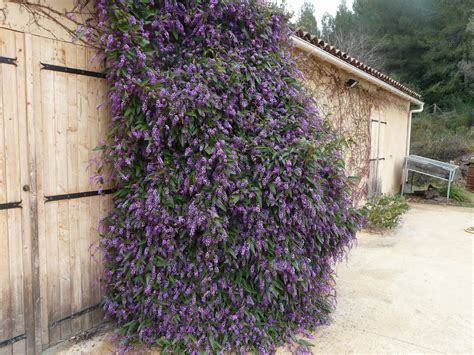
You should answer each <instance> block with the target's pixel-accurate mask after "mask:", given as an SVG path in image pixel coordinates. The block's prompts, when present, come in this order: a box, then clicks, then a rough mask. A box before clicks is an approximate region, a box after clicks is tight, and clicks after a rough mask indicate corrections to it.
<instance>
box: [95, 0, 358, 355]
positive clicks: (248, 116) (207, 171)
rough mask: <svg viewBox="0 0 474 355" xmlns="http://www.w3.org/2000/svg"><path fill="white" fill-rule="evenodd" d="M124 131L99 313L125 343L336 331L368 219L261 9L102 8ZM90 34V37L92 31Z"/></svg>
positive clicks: (213, 346)
mask: <svg viewBox="0 0 474 355" xmlns="http://www.w3.org/2000/svg"><path fill="white" fill-rule="evenodd" d="M94 6H95V17H94V18H93V20H91V22H89V23H88V26H89V27H90V28H91V27H93V28H94V31H95V32H94V33H98V35H99V37H100V45H101V46H102V47H103V48H104V56H105V60H106V67H107V77H108V80H109V83H110V106H111V110H112V114H113V123H112V127H111V130H110V133H109V136H108V140H107V142H106V143H104V145H103V146H102V147H101V149H103V155H102V161H101V164H100V166H99V169H98V178H99V179H100V180H101V181H103V182H106V183H112V184H113V185H114V186H115V187H116V189H117V192H116V193H115V194H114V198H113V204H114V208H113V210H112V211H111V212H110V214H109V216H108V217H107V218H106V219H105V220H104V221H103V224H102V228H101V233H102V247H103V249H104V254H105V255H104V260H105V271H104V277H103V284H104V287H105V301H104V308H105V311H106V314H107V315H108V316H111V317H114V318H115V319H116V320H117V322H118V326H119V330H120V332H121V334H123V339H124V341H125V342H126V343H131V344H133V343H142V344H147V345H150V346H156V345H157V346H160V347H161V348H163V349H164V350H166V351H172V352H198V351H207V352H217V351H229V350H235V351H240V352H246V351H250V350H253V351H257V352H261V353H267V352H271V351H272V350H274V348H275V346H276V345H278V344H282V343H284V342H291V341H292V340H294V339H296V338H294V337H295V335H297V334H299V333H301V332H303V333H304V332H309V331H311V330H313V329H314V328H315V327H316V326H318V325H321V324H324V323H326V322H327V321H328V318H329V315H330V312H331V310H332V308H333V305H334V279H333V277H334V263H335V262H336V261H337V260H340V259H341V258H342V257H343V256H344V254H345V252H346V250H347V248H348V247H350V246H351V244H352V242H353V240H354V238H355V233H356V231H357V229H358V228H359V227H360V224H361V220H362V218H361V216H360V215H359V213H358V212H357V211H355V210H354V209H353V208H352V207H351V201H350V199H349V197H348V196H349V195H348V184H347V182H346V177H345V175H344V163H343V159H342V154H341V149H340V148H341V142H340V140H339V139H338V138H337V136H336V135H335V134H334V132H333V131H332V130H331V129H330V128H329V126H328V125H327V124H326V123H325V121H324V120H323V119H322V118H321V117H320V115H319V111H318V109H317V107H316V105H315V103H314V102H313V99H312V97H311V95H309V94H308V93H307V92H306V91H305V89H304V88H303V87H302V84H301V80H300V79H301V74H300V72H299V71H298V70H297V67H296V65H295V62H294V61H293V59H292V57H291V53H290V47H289V34H290V31H289V28H288V26H287V18H286V16H285V14H284V13H283V12H282V11H281V10H280V9H278V8H276V7H275V6H274V5H271V4H270V3H269V2H266V1H263V0H240V1H238V0H221V1H217V0H211V1H202V0H186V1H184V0H183V1H177V0H142V1H135V0H120V1H118V0H117V1H106V0H95V2H94ZM89 32H91V31H89Z"/></svg>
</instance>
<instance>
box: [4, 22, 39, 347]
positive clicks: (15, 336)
mask: <svg viewBox="0 0 474 355" xmlns="http://www.w3.org/2000/svg"><path fill="white" fill-rule="evenodd" d="M24 39H25V37H24V34H22V33H18V32H13V31H8V30H3V29H0V354H23V353H26V352H29V353H31V352H32V351H33V350H34V317H33V315H34V311H33V298H32V297H33V296H32V268H31V266H32V264H31V260H32V259H31V257H32V255H31V229H30V200H29V191H28V190H29V185H30V177H29V161H28V158H29V156H28V142H27V135H28V134H27V119H26V99H25V42H24Z"/></svg>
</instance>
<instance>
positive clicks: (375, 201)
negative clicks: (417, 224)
mask: <svg viewBox="0 0 474 355" xmlns="http://www.w3.org/2000/svg"><path fill="white" fill-rule="evenodd" d="M366 209H367V227H369V228H371V229H391V228H394V227H396V226H397V225H398V223H399V222H400V217H401V216H402V215H403V214H404V213H405V212H407V211H408V210H409V209H410V206H409V205H408V203H407V202H406V201H405V198H404V197H403V196H400V195H375V196H374V197H372V199H370V201H369V202H368V203H367V204H366Z"/></svg>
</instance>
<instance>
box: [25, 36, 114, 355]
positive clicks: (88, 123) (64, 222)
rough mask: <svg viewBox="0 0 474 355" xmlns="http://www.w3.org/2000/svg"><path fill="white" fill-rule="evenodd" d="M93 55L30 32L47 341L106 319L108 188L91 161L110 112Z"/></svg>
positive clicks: (51, 342) (88, 50)
mask: <svg viewBox="0 0 474 355" xmlns="http://www.w3.org/2000/svg"><path fill="white" fill-rule="evenodd" d="M94 55H95V51H94V50H93V49H91V48H87V47H84V46H80V45H74V44H71V43H66V42H60V41H54V40H51V39H46V38H40V37H32V62H33V76H34V80H33V81H34V99H35V103H34V107H35V121H36V127H35V131H36V170H37V190H38V196H39V198H38V234H39V260H40V268H39V269H40V270H39V272H40V292H41V332H42V333H41V339H42V346H43V348H46V347H48V346H51V345H54V344H55V343H57V342H59V341H61V340H64V339H67V338H68V337H70V336H71V335H72V334H75V333H77V332H80V331H81V330H85V329H89V328H91V327H92V326H94V325H97V324H98V323H101V322H102V313H101V309H100V307H99V303H100V301H101V297H102V295H101V289H100V285H99V278H100V268H101V255H100V252H99V250H98V246H99V245H98V231H97V228H98V225H99V220H100V219H101V218H102V217H103V216H104V215H105V213H106V211H107V210H108V208H109V204H110V196H109V197H108V198H106V197H104V196H98V193H97V190H98V187H97V186H95V185H94V184H92V183H91V182H90V176H91V175H92V174H93V168H89V167H90V165H91V161H92V159H93V158H94V156H95V155H96V152H95V151H94V148H95V147H97V146H98V145H99V141H100V140H101V139H102V138H103V137H105V136H106V130H107V128H108V126H109V122H110V120H109V115H108V110H107V106H106V105H102V104H103V103H104V102H105V101H106V97H105V95H106V92H107V85H106V81H105V80H104V78H103V75H102V74H101V72H102V71H103V68H100V66H99V65H98V64H97V60H95V61H94V60H93V59H94V58H93V57H94Z"/></svg>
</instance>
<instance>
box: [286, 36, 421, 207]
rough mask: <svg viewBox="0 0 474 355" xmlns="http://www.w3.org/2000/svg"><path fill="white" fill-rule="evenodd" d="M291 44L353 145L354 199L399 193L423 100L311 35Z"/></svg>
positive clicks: (325, 109)
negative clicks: (413, 126)
mask: <svg viewBox="0 0 474 355" xmlns="http://www.w3.org/2000/svg"><path fill="white" fill-rule="evenodd" d="M291 39H292V41H293V43H294V54H295V56H296V57H297V59H298V62H299V65H300V69H301V70H302V72H303V74H304V76H305V81H306V83H307V86H308V89H309V90H310V91H311V92H312V94H313V95H314V97H315V99H316V101H317V103H318V105H319V107H320V110H321V114H322V115H323V117H326V118H327V119H328V120H329V121H330V122H331V123H332V124H333V126H334V128H336V130H337V131H338V132H339V133H341V135H342V136H344V137H346V138H347V139H349V140H350V141H351V142H352V144H350V145H349V147H348V149H347V151H346V168H347V173H348V174H349V175H350V176H353V177H354V180H355V181H354V184H355V185H354V195H355V196H354V197H355V198H356V199H357V200H361V199H364V198H365V197H370V196H371V195H373V194H375V193H397V192H399V191H400V186H401V183H402V165H403V160H404V157H405V156H406V155H408V154H409V149H410V130H411V117H412V114H413V113H415V112H421V111H422V110H423V102H422V101H421V97H420V95H419V94H417V93H416V92H414V91H412V90H410V89H409V88H407V87H406V86H404V85H402V84H400V83H399V82H397V81H395V80H393V79H391V78H390V77H388V76H387V75H385V74H383V73H381V72H379V71H378V70H376V69H373V68H371V67H369V66H367V65H365V64H363V63H361V62H360V61H358V60H357V59H356V58H353V57H351V56H350V55H349V54H347V53H344V52H342V51H341V50H339V49H337V48H334V47H332V46H331V45H329V44H327V43H325V42H324V41H322V40H321V39H319V38H318V37H316V36H313V35H311V34H309V33H307V32H304V31H302V30H297V31H296V32H295V33H294V35H293V36H292V37H291Z"/></svg>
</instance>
